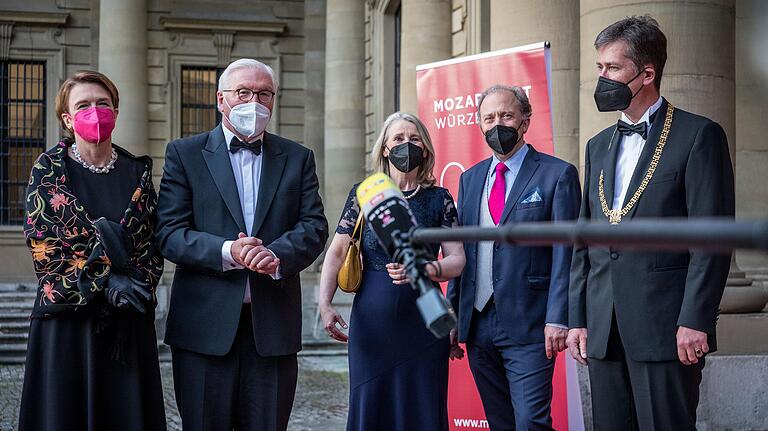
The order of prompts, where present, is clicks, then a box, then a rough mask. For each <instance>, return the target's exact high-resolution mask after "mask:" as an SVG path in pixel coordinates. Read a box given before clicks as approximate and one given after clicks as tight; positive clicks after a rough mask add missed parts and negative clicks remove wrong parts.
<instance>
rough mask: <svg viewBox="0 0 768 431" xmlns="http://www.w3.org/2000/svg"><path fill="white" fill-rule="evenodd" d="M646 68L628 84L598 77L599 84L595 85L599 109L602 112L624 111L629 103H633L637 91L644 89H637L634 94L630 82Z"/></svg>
mask: <svg viewBox="0 0 768 431" xmlns="http://www.w3.org/2000/svg"><path fill="white" fill-rule="evenodd" d="M643 72H645V69H643V70H641V71H640V73H638V74H637V75H635V77H634V78H632V79H630V80H629V82H627V83H626V84H625V83H623V82H620V81H615V80H613V79H608V78H606V77H603V76H601V77H599V78H597V86H596V87H595V104H596V105H597V110H598V111H600V112H608V111H623V110H625V109H627V108H629V104H630V103H632V99H633V98H634V97H635V96H637V93H639V92H640V90H642V89H643V87H640V90H637V93H635V94H632V89H631V88H629V84H630V83H631V82H632V81H634V80H635V79H637V77H638V76H640V75H641V74H642V73H643Z"/></svg>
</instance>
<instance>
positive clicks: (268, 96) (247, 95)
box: [221, 88, 275, 103]
mask: <svg viewBox="0 0 768 431" xmlns="http://www.w3.org/2000/svg"><path fill="white" fill-rule="evenodd" d="M221 91H222V92H224V93H227V92H232V91H234V92H235V93H237V98H238V99H240V101H242V102H250V101H251V100H253V96H254V95H255V96H256V99H257V100H258V101H259V103H270V102H272V99H274V98H275V92H274V91H269V90H259V91H253V90H250V89H248V88H238V89H237V90H221Z"/></svg>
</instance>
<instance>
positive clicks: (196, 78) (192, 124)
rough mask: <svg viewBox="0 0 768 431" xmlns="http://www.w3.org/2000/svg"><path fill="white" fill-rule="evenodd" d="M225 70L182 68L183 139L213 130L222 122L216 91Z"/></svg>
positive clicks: (205, 67) (200, 67) (197, 67)
mask: <svg viewBox="0 0 768 431" xmlns="http://www.w3.org/2000/svg"><path fill="white" fill-rule="evenodd" d="M223 71H224V69H220V68H216V67H208V66H182V67H181V137H182V138H183V137H186V136H191V135H194V134H197V133H202V132H205V131H208V130H211V129H213V128H214V127H215V126H216V125H217V124H218V123H219V122H220V121H221V113H220V112H219V110H218V109H217V106H216V89H217V85H218V81H219V76H221V72H223Z"/></svg>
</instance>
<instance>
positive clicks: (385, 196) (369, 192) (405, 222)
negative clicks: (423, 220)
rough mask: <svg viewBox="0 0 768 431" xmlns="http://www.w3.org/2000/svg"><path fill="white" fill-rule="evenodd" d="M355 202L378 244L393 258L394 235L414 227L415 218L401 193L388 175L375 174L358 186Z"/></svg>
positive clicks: (394, 247)
mask: <svg viewBox="0 0 768 431" xmlns="http://www.w3.org/2000/svg"><path fill="white" fill-rule="evenodd" d="M357 201H358V202H359V203H360V209H361V211H363V215H364V216H365V220H366V222H368V225H369V226H370V227H371V230H372V231H373V233H374V234H375V235H376V237H377V238H378V240H379V243H381V245H382V247H384V249H385V250H386V251H387V254H389V256H391V257H394V254H395V249H396V244H395V240H394V238H395V237H397V236H399V235H401V234H403V233H407V232H409V231H410V230H411V229H413V228H415V227H416V218H415V217H414V216H413V213H411V209H410V207H409V206H408V201H406V200H405V198H404V197H403V193H402V192H401V191H400V189H399V188H398V187H397V185H396V184H395V183H394V181H392V179H391V178H390V177H389V176H388V175H386V174H383V173H377V174H373V175H371V176H370V177H368V178H366V179H365V180H364V181H363V182H362V183H360V185H359V186H358V187H357Z"/></svg>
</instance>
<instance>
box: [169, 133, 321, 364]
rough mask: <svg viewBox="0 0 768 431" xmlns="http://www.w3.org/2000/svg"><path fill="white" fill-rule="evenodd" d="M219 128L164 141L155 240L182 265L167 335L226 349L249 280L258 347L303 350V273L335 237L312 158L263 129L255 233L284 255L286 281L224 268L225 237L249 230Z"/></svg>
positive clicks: (203, 347)
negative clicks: (331, 232)
mask: <svg viewBox="0 0 768 431" xmlns="http://www.w3.org/2000/svg"><path fill="white" fill-rule="evenodd" d="M221 127H222V126H221V125H219V126H218V127H216V128H215V129H213V130H212V131H210V132H206V133H202V134H199V135H196V136H192V137H189V138H184V139H179V140H176V141H173V142H171V143H170V144H168V146H167V148H166V153H165V167H164V169H163V178H162V181H161V182H160V197H159V203H158V210H157V215H158V229H157V241H158V244H159V247H160V250H161V251H162V253H163V254H164V255H165V257H166V258H167V259H168V260H170V261H172V262H174V263H175V264H176V265H177V266H176V273H175V275H174V279H173V286H172V291H171V305H170V310H169V313H168V321H167V325H166V334H165V342H166V343H167V344H169V345H171V346H174V347H178V348H182V349H185V350H190V351H194V352H198V353H203V354H208V355H224V354H226V353H227V352H228V351H229V349H230V347H231V345H232V342H233V340H234V338H235V333H236V331H237V326H238V321H239V319H240V310H241V307H242V302H243V295H244V293H245V287H246V279H247V278H250V286H251V299H252V307H251V309H252V319H251V320H252V323H253V333H254V338H255V342H256V349H257V351H258V353H259V354H260V355H262V356H275V355H286V354H292V353H296V352H298V351H299V350H300V349H301V291H300V290H301V285H300V282H299V272H300V271H301V270H303V269H304V268H306V267H307V266H309V265H310V264H311V263H312V262H313V261H314V260H315V259H316V258H317V256H318V255H319V254H320V253H321V252H322V251H323V247H324V246H325V241H326V239H327V238H328V223H327V221H326V219H325V216H324V215H323V205H322V201H321V199H320V195H319V194H318V180H317V175H316V174H315V160H314V156H313V154H312V151H310V150H309V149H307V148H305V147H303V146H301V145H299V144H297V143H295V142H293V141H289V140H287V139H284V138H281V137H280V136H276V135H272V134H269V133H265V134H264V142H263V145H262V154H263V160H262V165H261V177H260V184H259V192H258V193H259V194H258V202H257V208H256V211H255V216H254V223H253V227H252V230H251V233H252V235H254V236H256V237H257V238H259V239H261V240H262V241H263V243H264V245H265V246H266V247H267V248H269V249H270V250H272V252H274V253H275V255H277V257H278V258H280V272H281V275H282V278H281V279H279V280H273V279H272V278H271V277H269V276H267V275H261V274H257V273H255V272H251V271H248V270H245V269H242V270H231V271H227V272H224V271H223V269H222V259H221V248H222V246H223V244H224V241H225V240H234V239H237V235H238V233H239V232H247V230H246V228H245V222H244V221H243V214H242V211H241V210H240V201H239V197H238V193H237V185H236V183H235V177H234V174H233V172H232V165H231V163H230V160H229V153H228V150H227V145H226V142H225V140H224V133H223V131H222V128H221Z"/></svg>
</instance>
